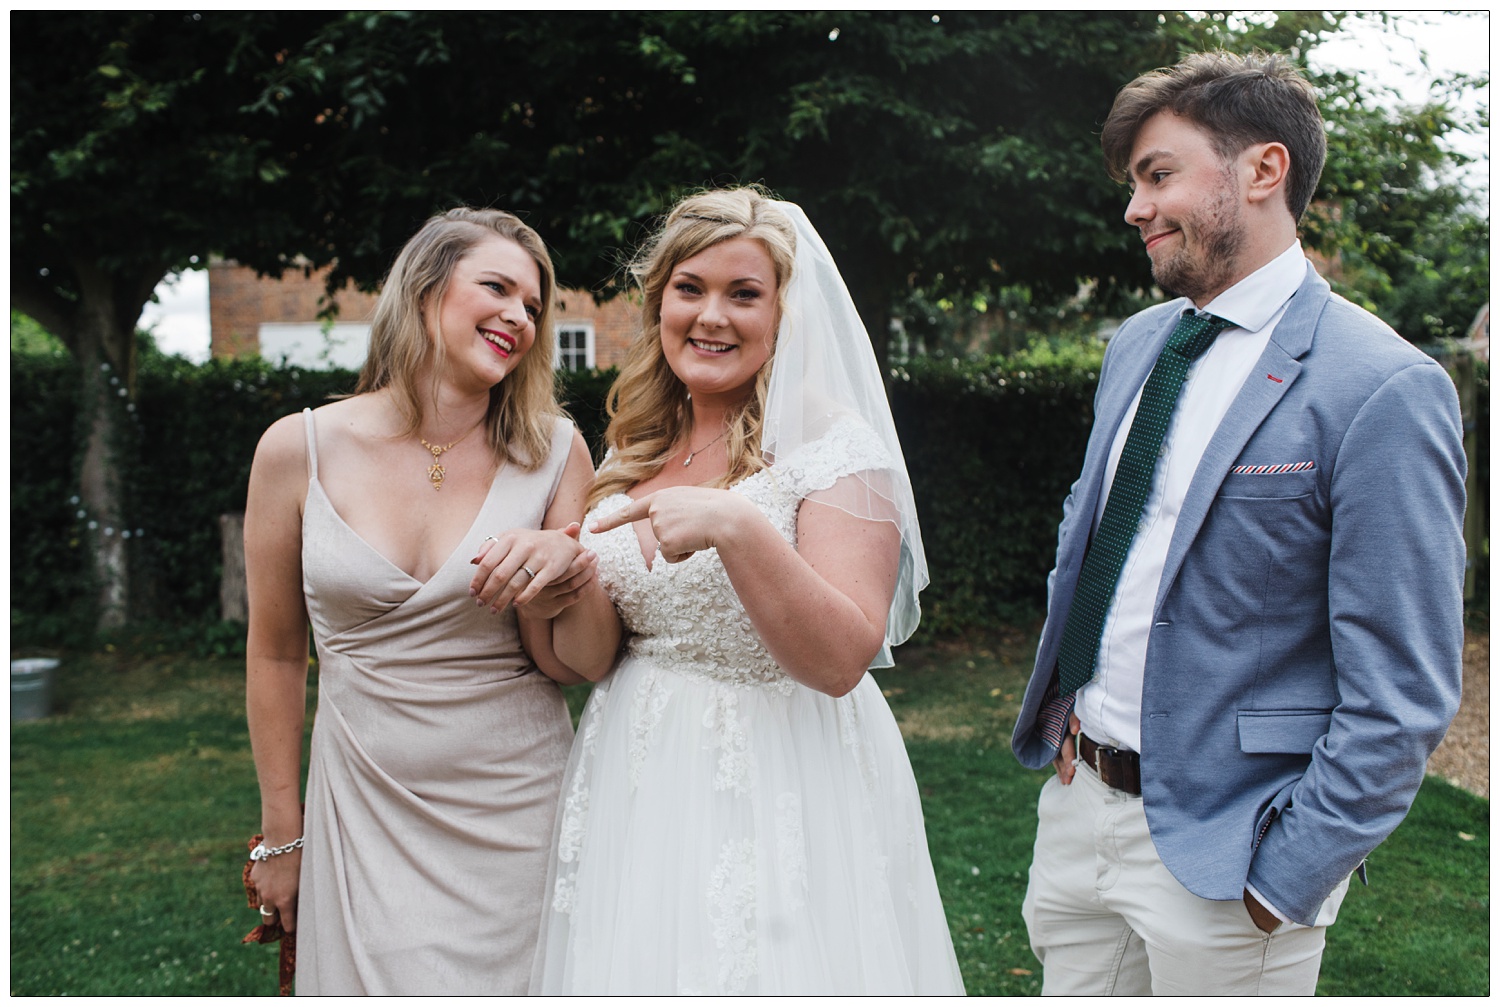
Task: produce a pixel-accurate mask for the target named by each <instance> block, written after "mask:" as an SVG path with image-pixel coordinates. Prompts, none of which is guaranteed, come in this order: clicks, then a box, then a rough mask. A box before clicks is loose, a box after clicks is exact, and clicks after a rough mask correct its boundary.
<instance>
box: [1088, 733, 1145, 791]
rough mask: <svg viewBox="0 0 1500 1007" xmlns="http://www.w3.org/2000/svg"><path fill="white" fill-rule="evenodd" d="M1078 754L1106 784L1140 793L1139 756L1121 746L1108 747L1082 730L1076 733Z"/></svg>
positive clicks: (1117, 788)
mask: <svg viewBox="0 0 1500 1007" xmlns="http://www.w3.org/2000/svg"><path fill="white" fill-rule="evenodd" d="M1078 755H1079V757H1080V758H1082V759H1083V761H1084V762H1087V763H1088V764H1089V765H1090V766H1093V767H1094V769H1095V770H1096V771H1097V772H1098V773H1099V779H1101V780H1103V781H1104V783H1105V785H1106V786H1110V787H1114V788H1115V789H1116V790H1123V791H1125V793H1127V794H1135V795H1136V796H1137V797H1139V796H1140V794H1141V757H1140V756H1139V755H1137V754H1136V753H1135V752H1127V751H1126V750H1125V749H1123V748H1108V747H1106V746H1104V745H1101V744H1099V743H1098V742H1097V741H1095V740H1094V739H1093V738H1090V737H1089V736H1088V735H1087V734H1084V733H1083V732H1082V731H1080V732H1079V733H1078Z"/></svg>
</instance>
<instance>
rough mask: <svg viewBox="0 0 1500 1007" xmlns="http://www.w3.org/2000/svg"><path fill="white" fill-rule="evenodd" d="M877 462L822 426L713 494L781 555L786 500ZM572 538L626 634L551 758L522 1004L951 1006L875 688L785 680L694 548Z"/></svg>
mask: <svg viewBox="0 0 1500 1007" xmlns="http://www.w3.org/2000/svg"><path fill="white" fill-rule="evenodd" d="M888 464H889V461H888V459H886V458H884V452H883V450H882V448H881V447H880V444H879V442H878V441H877V440H876V439H875V438H874V437H873V435H871V434H870V433H869V431H868V430H867V429H866V428H865V427H864V426H863V425H862V424H860V423H859V422H858V421H842V422H839V423H838V424H836V425H835V426H834V427H833V429H832V430H830V431H829V433H828V434H827V435H825V436H824V437H822V438H820V439H818V440H816V441H813V442H812V443H810V444H808V445H806V446H805V447H804V448H803V449H802V450H800V451H799V452H797V453H796V454H795V455H793V456H792V457H791V458H788V459H787V460H786V462H784V463H778V464H776V465H774V466H772V467H771V468H768V469H764V470H762V471H760V472H757V473H756V474H754V475H752V476H750V477H749V478H747V479H745V480H743V481H742V482H740V483H739V484H738V485H736V486H735V487H734V490H733V491H734V492H736V493H740V494H742V495H743V496H745V497H747V498H748V499H749V500H750V501H752V502H753V503H754V504H755V505H756V506H757V507H758V508H759V509H760V511H761V512H762V513H764V514H765V515H766V517H767V518H768V519H769V520H770V521H771V523H772V524H773V525H774V526H775V527H776V529H777V530H778V531H780V532H781V534H782V535H783V536H785V537H786V538H787V540H788V541H791V542H793V543H795V541H796V521H797V509H798V507H799V505H800V504H801V502H802V501H803V500H804V498H807V497H809V496H813V497H814V499H816V496H815V494H817V493H818V492H819V491H822V490H826V489H828V488H829V487H831V486H833V484H834V483H835V482H836V481H837V480H839V479H840V478H842V477H845V476H848V475H850V474H851V473H854V472H859V471H864V470H871V469H880V468H882V467H885V466H886V465H888ZM626 503H627V498H626V497H625V496H624V495H623V494H622V495H618V496H614V497H610V498H608V499H606V500H603V501H601V502H600V504H599V505H598V506H597V507H596V508H595V509H594V511H593V513H592V514H591V515H590V520H592V519H594V518H595V517H597V516H601V515H604V514H609V513H611V512H613V511H615V510H617V509H618V508H620V507H622V506H624V505H625V504H626ZM814 506H816V505H815V504H814ZM585 544H586V545H587V546H588V547H589V548H592V549H594V550H595V551H596V552H597V553H598V555H599V576H600V578H601V580H602V582H603V584H604V586H605V588H606V589H607V590H608V592H609V595H610V597H611V598H612V599H613V600H614V603H615V606H616V607H617V609H618V610H619V613H620V617H621V619H622V620H623V621H624V624H625V628H626V629H627V630H628V631H629V633H630V634H631V636H630V637H629V642H628V644H627V645H626V647H625V650H624V654H623V656H622V658H621V660H620V663H619V665H618V666H617V667H616V668H615V670H614V672H613V673H612V674H611V675H610V676H608V677H607V678H606V679H605V680H604V681H603V682H601V683H600V684H599V685H598V686H597V687H595V689H594V691H593V695H592V696H591V697H590V699H589V703H588V707H587V709H586V710H585V711H584V714H583V719H582V721H581V723H580V724H579V728H578V737H577V741H576V742H575V744H574V747H573V751H572V756H571V758H570V760H569V763H568V768H567V772H566V776H565V778H564V783H563V806H562V809H561V814H560V815H559V820H558V825H557V842H556V849H555V851H554V857H553V860H552V866H551V869H550V871H549V877H548V885H547V892H548V897H547V904H546V907H545V911H544V914H543V925H542V939H541V944H540V948H539V951H538V955H537V963H536V970H535V972H534V975H533V981H532V992H534V993H641V994H650V993H701V994H724V993H747V994H755V993H759V994H770V993H800V994H816V993H879V994H900V993H929V994H942V993H954V994H958V993H962V992H963V982H962V979H961V978H960V976H959V971H958V963H957V960H956V959H955V957H954V953H953V943H952V939H951V938H950V936H949V932H948V922H947V919H946V917H945V916H944V913H943V907H942V902H941V901H940V899H939V896H938V889H937V884H936V881H935V880H934V878H933V871H932V862H931V859H930V858H929V856H928V852H927V839H926V835H925V833H924V831H923V824H922V809H921V804H920V801H919V799H918V795H917V787H916V782H915V780H914V779H913V777H912V772H911V765H910V763H909V761H908V760H907V756H906V749H905V746H904V745H903V744H902V740H901V734H900V731H899V730H898V729H897V727H896V722H895V719H894V718H893V717H892V715H891V712H890V709H889V707H888V706H887V705H886V702H885V699H884V697H883V696H882V695H881V692H880V689H879V688H878V687H877V686H876V684H875V682H874V680H873V679H872V678H871V677H870V676H869V675H866V676H865V677H864V678H863V679H862V680H861V681H860V683H859V685H858V686H857V687H856V688H855V689H854V690H853V691H852V692H851V693H849V694H848V695H847V696H844V697H842V698H839V699H834V698H833V697H831V696H828V695H825V694H823V693H820V692H816V691H814V690H812V689H809V688H807V687H806V686H803V685H801V684H799V683H798V682H796V681H794V680H793V679H791V678H789V677H787V676H786V675H785V674H784V673H783V672H782V671H781V670H780V668H778V667H777V665H776V663H775V662H774V661H773V660H772V659H771V656H770V654H769V653H767V651H766V649H765V647H764V646H763V645H762V643H761V641H760V638H759V637H758V636H757V634H756V632H755V630H754V628H753V627H752V626H751V624H750V621H749V619H748V618H747V616H746V614H745V611H744V608H743V607H742V606H741V605H740V602H739V599H738V598H737V597H736V595H735V592H734V588H733V586H732V585H731V584H730V581H729V577H728V575H727V573H726V572H725V570H724V566H723V564H722V563H721V562H720V561H719V557H718V555H717V553H715V552H714V551H713V550H708V551H705V552H700V553H697V554H695V555H693V556H692V557H690V558H689V559H687V560H686V561H684V562H682V563H677V564H669V563H667V562H666V561H664V560H663V559H662V557H661V555H660V553H658V554H657V555H656V557H655V559H654V561H653V562H652V563H651V564H650V566H649V567H648V566H647V564H646V562H645V559H644V557H643V556H642V554H641V549H640V545H639V540H638V539H637V537H636V533H635V530H634V528H633V527H632V526H630V525H626V526H624V527H622V528H617V529H614V530H613V531H610V532H606V533H604V534H602V535H594V536H589V535H588V534H587V532H586V533H585Z"/></svg>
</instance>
